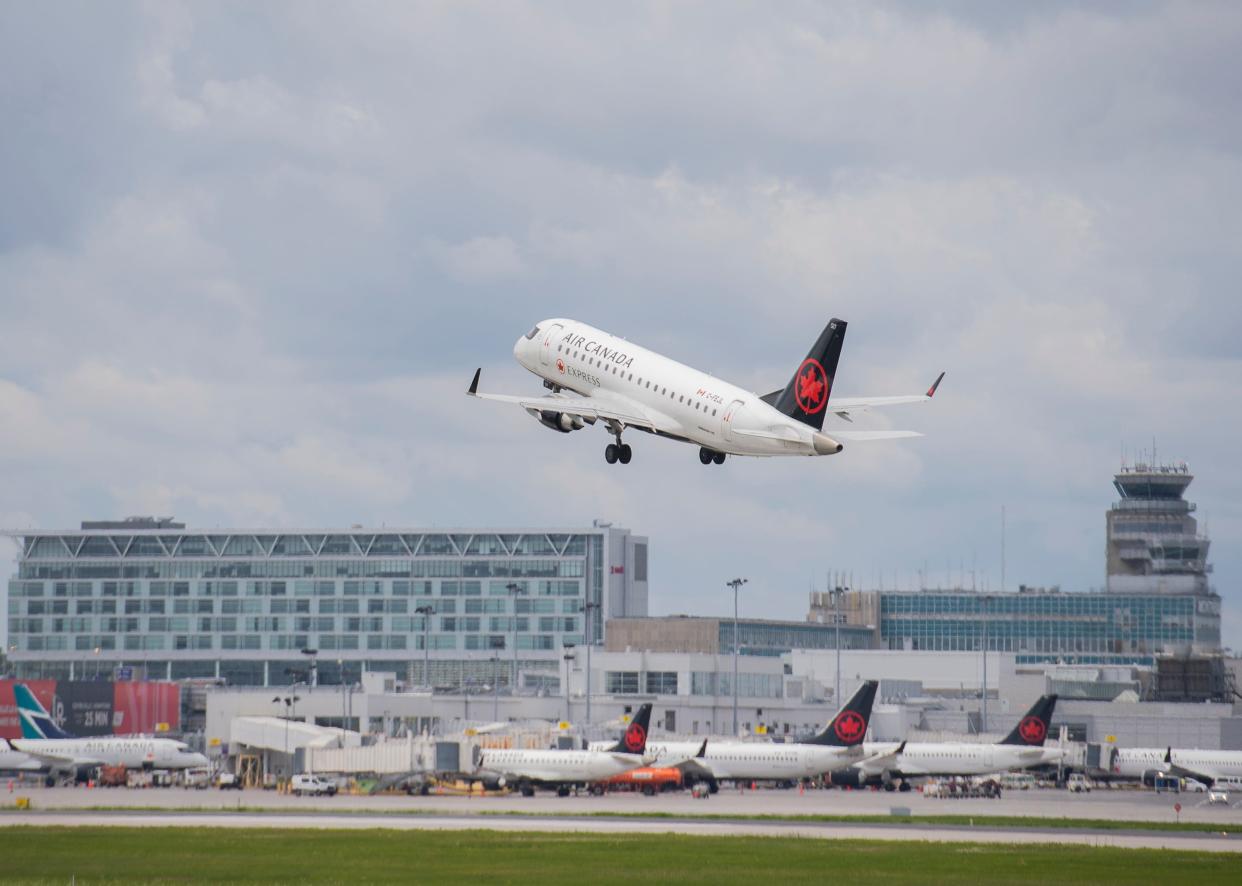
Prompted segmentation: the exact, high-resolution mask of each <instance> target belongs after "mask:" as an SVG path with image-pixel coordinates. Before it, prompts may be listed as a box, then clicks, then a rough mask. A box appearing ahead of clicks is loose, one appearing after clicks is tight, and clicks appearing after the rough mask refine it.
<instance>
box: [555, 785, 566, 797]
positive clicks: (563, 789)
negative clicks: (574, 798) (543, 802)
mask: <svg viewBox="0 0 1242 886" xmlns="http://www.w3.org/2000/svg"><path fill="white" fill-rule="evenodd" d="M556 795H557V796H558V797H568V796H569V788H567V787H566V786H565V785H561V786H560V787H558V788H557V789H556Z"/></svg>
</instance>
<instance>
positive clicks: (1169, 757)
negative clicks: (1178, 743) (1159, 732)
mask: <svg viewBox="0 0 1242 886" xmlns="http://www.w3.org/2000/svg"><path fill="white" fill-rule="evenodd" d="M1164 762H1165V763H1167V764H1168V766H1169V771H1170V772H1172V773H1173V774H1174V775H1176V776H1177V777H1179V778H1193V779H1195V780H1196V781H1202V782H1204V783H1206V784H1209V785H1210V784H1215V783H1216V781H1217V779H1219V778H1220V777H1221V774H1220V773H1219V772H1213V771H1212V770H1211V769H1209V768H1208V767H1201V768H1198V769H1194V768H1191V767H1189V766H1183V765H1182V764H1181V763H1178V762H1176V761H1174V759H1173V749H1172V748H1170V749H1169V752H1168V753H1167V754H1165V755H1164Z"/></svg>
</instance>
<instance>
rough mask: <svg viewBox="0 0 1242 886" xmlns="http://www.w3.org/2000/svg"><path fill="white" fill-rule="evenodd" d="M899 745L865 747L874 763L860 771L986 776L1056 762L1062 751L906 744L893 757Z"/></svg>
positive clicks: (868, 745) (1033, 748) (1038, 748)
mask: <svg viewBox="0 0 1242 886" xmlns="http://www.w3.org/2000/svg"><path fill="white" fill-rule="evenodd" d="M898 747H899V745H898V744H897V743H895V742H876V743H870V742H869V743H867V744H866V745H864V753H865V754H866V756H867V757H869V758H870V757H875V758H876V759H877V762H876V763H875V764H874V765H872V766H868V764H867V763H866V762H863V763H862V764H860V766H859V769H860V770H861V771H863V772H864V773H866V774H868V775H882V774H883V773H886V772H887V773H889V774H892V775H909V776H915V775H987V774H989V773H993V772H1008V771H1009V770H1011V769H1029V768H1031V767H1032V766H1042V765H1044V764H1047V763H1055V762H1056V761H1057V760H1059V759H1061V754H1062V751H1061V749H1060V748H1057V747H1023V746H1021V745H1011V744H967V743H964V742H907V743H906V746H905V748H904V749H902V752H901V753H900V754H898V755H897V756H896V757H895V758H894V757H892V756H888V757H885V755H891V754H892V753H893V752H894V751H896V750H897V748H898Z"/></svg>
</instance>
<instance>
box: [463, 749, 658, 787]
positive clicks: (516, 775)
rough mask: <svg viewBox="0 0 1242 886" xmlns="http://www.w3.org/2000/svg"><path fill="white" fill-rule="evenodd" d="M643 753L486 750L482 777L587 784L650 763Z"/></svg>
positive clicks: (511, 780) (516, 782)
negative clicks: (489, 775) (488, 775)
mask: <svg viewBox="0 0 1242 886" xmlns="http://www.w3.org/2000/svg"><path fill="white" fill-rule="evenodd" d="M650 762H651V760H650V758H644V757H643V756H642V755H641V754H618V753H612V752H610V751H555V750H547V751H534V750H494V751H493V750H484V751H483V752H482V759H481V760H480V761H479V769H478V771H479V774H484V773H487V774H491V775H492V776H495V777H498V778H503V779H504V781H505V783H506V784H510V785H512V784H519V783H521V782H523V781H530V782H538V783H540V784H588V783H590V782H593V781H599V780H601V779H605V778H611V777H612V776H614V775H620V774H622V773H623V772H629V771H630V770H631V769H637V768H639V767H640V766H645V765H647V764H648V763H650Z"/></svg>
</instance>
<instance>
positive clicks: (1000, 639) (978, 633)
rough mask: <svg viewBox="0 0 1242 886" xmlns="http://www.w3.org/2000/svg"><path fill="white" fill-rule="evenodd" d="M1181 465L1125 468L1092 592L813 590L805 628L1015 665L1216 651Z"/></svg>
mask: <svg viewBox="0 0 1242 886" xmlns="http://www.w3.org/2000/svg"><path fill="white" fill-rule="evenodd" d="M1191 480H1193V476H1192V475H1191V474H1190V472H1189V470H1188V469H1187V468H1186V466H1185V465H1180V464H1179V465H1151V464H1136V465H1133V466H1124V467H1123V468H1122V470H1121V471H1120V472H1118V473H1117V474H1116V475H1115V477H1114V478H1113V485H1114V487H1115V488H1116V490H1117V492H1118V494H1119V496H1120V498H1119V500H1118V501H1117V502H1115V503H1114V504H1113V505H1112V506H1111V507H1110V508H1109V510H1108V512H1107V515H1106V524H1107V550H1106V557H1107V570H1106V580H1105V585H1104V590H1103V591H1102V592H1095V591H1090V592H1071V593H1066V592H1062V591H1061V590H1060V589H1059V588H1055V587H1054V588H1030V587H1025V586H1023V587H1020V588H1019V589H1018V591H1017V592H1004V591H975V590H963V589H960V588H942V589H936V590H917V591H901V590H892V591H888V590H881V591H856V590H853V589H849V588H835V589H833V590H830V591H824V592H813V593H812V594H811V607H810V612H809V615H808V620H809V621H814V622H820V623H831V620H832V619H833V618H837V617H841V618H843V619H844V621H845V622H846V623H847V624H850V625H856V626H859V627H868V628H870V629H871V630H872V631H873V638H872V639H873V644H874V646H875V647H876V648H880V649H900V650H911V651H913V650H918V651H932V652H960V651H971V650H981V649H983V648H985V647H986V648H987V649H989V650H992V651H996V652H1012V653H1015V654H1016V655H1017V656H1018V658H1019V660H1020V661H1025V662H1029V663H1038V662H1058V661H1059V662H1065V663H1073V664H1087V665H1096V664H1098V665H1105V664H1126V663H1136V664H1148V665H1151V664H1154V662H1155V659H1156V657H1157V656H1161V655H1187V654H1215V653H1218V652H1219V651H1220V646H1221V635H1220V597H1219V596H1218V595H1217V594H1216V592H1215V590H1214V589H1213V588H1212V587H1211V585H1210V584H1209V581H1208V576H1209V575H1210V573H1211V566H1210V564H1208V562H1207V552H1208V546H1209V541H1208V539H1207V538H1206V537H1205V536H1204V535H1202V534H1200V533H1199V531H1198V526H1197V524H1196V521H1195V519H1194V517H1193V516H1192V515H1193V513H1194V510H1195V505H1194V503H1193V502H1188V501H1186V500H1185V499H1184V495H1185V492H1186V488H1187V487H1188V486H1189V485H1190V482H1191Z"/></svg>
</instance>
